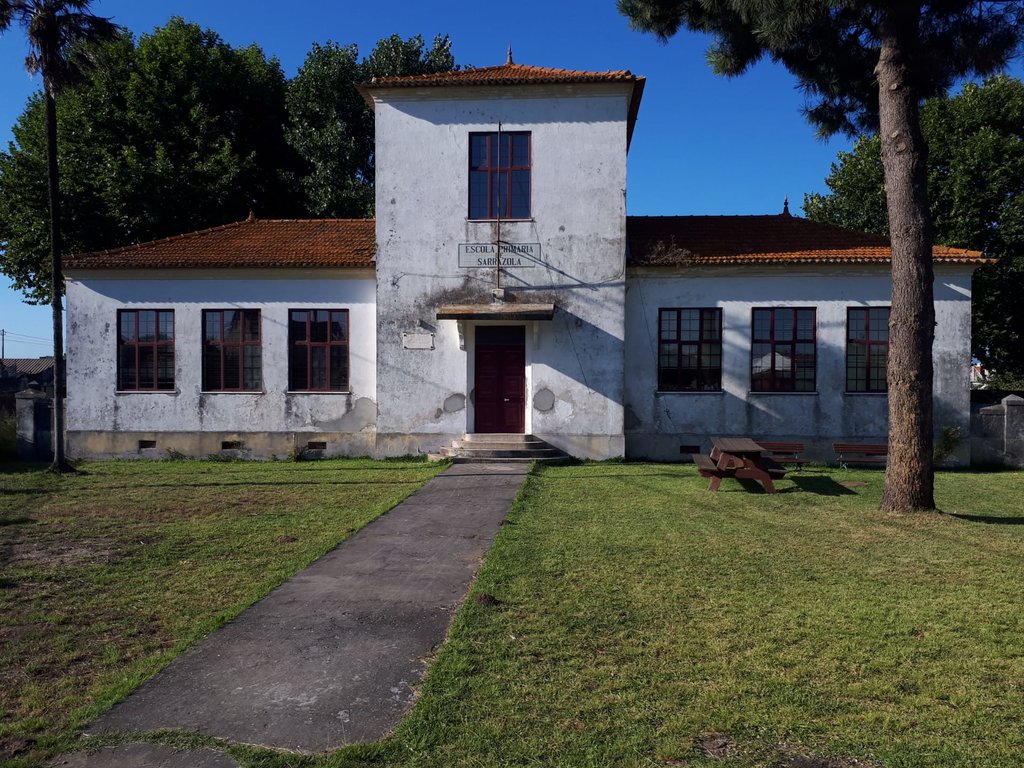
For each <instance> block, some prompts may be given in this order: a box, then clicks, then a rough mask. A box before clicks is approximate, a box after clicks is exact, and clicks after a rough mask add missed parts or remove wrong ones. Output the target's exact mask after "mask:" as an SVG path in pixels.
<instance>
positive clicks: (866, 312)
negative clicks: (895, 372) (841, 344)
mask: <svg viewBox="0 0 1024 768" xmlns="http://www.w3.org/2000/svg"><path fill="white" fill-rule="evenodd" d="M888 360H889V308H888V307H847V309H846V391H847V392H887V391H888V389H889V387H888V383H887V373H888Z"/></svg>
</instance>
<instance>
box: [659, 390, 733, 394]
mask: <svg viewBox="0 0 1024 768" xmlns="http://www.w3.org/2000/svg"><path fill="white" fill-rule="evenodd" d="M654 394H656V395H724V394H725V390H724V389H656V390H654Z"/></svg>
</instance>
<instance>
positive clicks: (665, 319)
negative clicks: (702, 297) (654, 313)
mask: <svg viewBox="0 0 1024 768" xmlns="http://www.w3.org/2000/svg"><path fill="white" fill-rule="evenodd" d="M678 318H679V313H678V312H676V311H675V310H674V309H666V310H662V311H661V339H662V341H675V340H676V339H677V338H678V336H677V335H676V323H677V322H678Z"/></svg>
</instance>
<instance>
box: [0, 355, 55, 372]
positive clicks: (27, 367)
mask: <svg viewBox="0 0 1024 768" xmlns="http://www.w3.org/2000/svg"><path fill="white" fill-rule="evenodd" d="M52 369H53V357H5V358H3V359H2V360H0V377H19V376H36V375H38V374H40V373H47V372H52Z"/></svg>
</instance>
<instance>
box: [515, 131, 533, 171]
mask: <svg viewBox="0 0 1024 768" xmlns="http://www.w3.org/2000/svg"><path fill="white" fill-rule="evenodd" d="M512 165H516V166H523V165H525V166H529V165H530V134H528V133H515V134H512Z"/></svg>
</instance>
